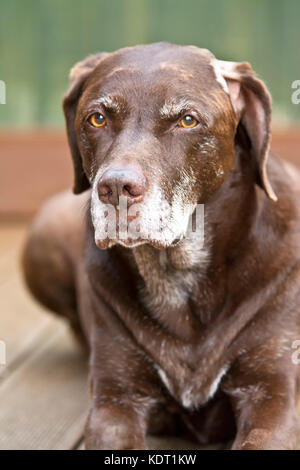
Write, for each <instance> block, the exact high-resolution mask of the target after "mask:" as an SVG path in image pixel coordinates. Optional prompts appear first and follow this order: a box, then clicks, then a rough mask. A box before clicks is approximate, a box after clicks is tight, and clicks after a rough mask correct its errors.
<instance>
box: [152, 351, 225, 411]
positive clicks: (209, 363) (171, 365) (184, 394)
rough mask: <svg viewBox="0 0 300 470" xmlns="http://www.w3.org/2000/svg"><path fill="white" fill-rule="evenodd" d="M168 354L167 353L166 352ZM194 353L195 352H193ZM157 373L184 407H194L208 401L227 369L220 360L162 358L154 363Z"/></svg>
mask: <svg viewBox="0 0 300 470" xmlns="http://www.w3.org/2000/svg"><path fill="white" fill-rule="evenodd" d="M166 354H168V353H166ZM195 355H196V354H195ZM156 370H157V372H158V375H159V377H160V379H161V381H162V382H163V384H164V386H165V387H166V388H167V390H168V391H169V393H170V394H171V395H172V396H173V397H174V398H175V399H176V400H177V401H178V402H180V403H181V404H182V406H184V407H185V408H195V407H197V406H200V405H203V404H205V403H206V402H207V401H209V400H210V399H211V398H212V397H213V396H214V395H215V393H216V391H217V390H218V388H219V386H220V384H221V381H222V379H223V377H224V376H225V374H226V373H227V370H228V365H227V364H226V363H225V362H223V361H222V360H221V361H220V360H218V359H217V358H216V360H215V361H214V360H209V359H208V360H207V358H203V357H202V358H201V359H200V360H195V362H194V363H193V364H192V367H191V363H190V362H189V363H187V362H186V363H185V362H184V360H183V361H182V362H181V363H180V362H179V361H172V360H170V359H166V360H162V361H161V363H160V365H156Z"/></svg>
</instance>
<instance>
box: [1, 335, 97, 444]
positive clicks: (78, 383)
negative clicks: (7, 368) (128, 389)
mask: <svg viewBox="0 0 300 470" xmlns="http://www.w3.org/2000/svg"><path fill="white" fill-rule="evenodd" d="M40 346H41V347H40V348H39V349H38V350H37V351H36V354H34V355H32V356H31V357H30V358H29V359H28V360H27V361H26V362H25V363H24V364H23V365H22V366H21V367H19V368H18V370H16V371H15V372H14V373H13V374H12V375H11V376H10V377H9V378H8V379H6V380H5V381H4V382H3V383H2V385H1V386H0V403H1V409H0V429H1V433H0V449H2V450H3V449H16V450H22V449H29V450H30V449H34V450H42V449H46V450H47V449H58V450H59V449H71V448H74V446H75V445H76V443H77V442H79V440H80V438H81V436H82V431H83V426H84V422H85V419H86V415H87V404H88V397H87V365H86V361H85V360H84V359H83V357H82V356H81V354H80V353H79V351H78V350H77V348H76V347H75V345H74V342H73V338H71V336H70V333H69V331H68V329H67V327H65V326H61V328H60V331H59V332H56V333H55V334H54V335H52V336H50V337H49V338H48V340H47V341H46V342H44V344H43V345H40Z"/></svg>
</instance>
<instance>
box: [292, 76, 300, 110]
mask: <svg viewBox="0 0 300 470" xmlns="http://www.w3.org/2000/svg"><path fill="white" fill-rule="evenodd" d="M292 89H295V91H294V92H293V93H292V96H291V100H292V103H293V104H300V80H295V81H294V82H293V83H292Z"/></svg>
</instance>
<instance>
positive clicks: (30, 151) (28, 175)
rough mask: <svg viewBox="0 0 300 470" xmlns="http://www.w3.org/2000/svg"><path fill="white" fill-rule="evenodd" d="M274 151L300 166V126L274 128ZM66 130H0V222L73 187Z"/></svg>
mask: <svg viewBox="0 0 300 470" xmlns="http://www.w3.org/2000/svg"><path fill="white" fill-rule="evenodd" d="M272 150H273V151H274V152H275V153H276V154H277V155H279V156H281V157H283V158H287V159H288V160H290V161H291V162H293V163H295V164H296V165H298V166H300V128H294V129H290V130H285V131H280V130H275V131H274V133H273V139H272ZM72 179H73V173H72V164H71V157H70V155H69V149H68V145H67V140H66V136H65V133H64V132H63V131H36V132H34V131H31V132H29V133H28V132H26V133H24V132H23V133H17V132H7V133H3V132H2V133H0V222H1V221H18V220H24V219H25V220H26V219H27V220H28V219H30V218H31V217H32V215H33V214H34V213H35V212H36V210H37V209H38V207H39V206H40V205H41V203H42V202H43V201H44V200H45V199H47V198H48V197H49V196H50V195H51V194H54V193H55V192H57V191H60V190H62V189H64V188H70V187H71V186H72Z"/></svg>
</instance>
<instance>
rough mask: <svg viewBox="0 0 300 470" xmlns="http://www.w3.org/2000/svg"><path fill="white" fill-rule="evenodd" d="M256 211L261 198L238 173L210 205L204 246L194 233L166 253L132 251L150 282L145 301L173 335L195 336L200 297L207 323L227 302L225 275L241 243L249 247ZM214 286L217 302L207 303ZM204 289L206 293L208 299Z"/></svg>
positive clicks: (146, 247)
mask: <svg viewBox="0 0 300 470" xmlns="http://www.w3.org/2000/svg"><path fill="white" fill-rule="evenodd" d="M256 211H257V196H256V190H255V188H254V186H253V184H252V185H250V184H247V182H245V181H241V179H240V176H239V175H237V174H233V175H232V177H231V178H229V179H228V180H227V181H226V182H225V183H224V185H223V186H222V187H221V188H220V190H219V191H218V194H215V195H214V196H213V197H212V198H211V199H210V200H209V201H208V202H207V204H205V209H204V212H205V224H204V244H202V240H199V238H198V236H197V232H195V233H192V236H191V237H189V238H188V239H184V240H182V241H181V242H180V243H179V244H178V245H177V246H174V247H170V248H167V249H164V250H157V249H155V248H153V247H152V246H150V245H142V246H139V247H137V248H135V249H134V250H133V253H134V258H135V262H136V265H137V268H138V270H139V273H140V275H141V276H142V278H143V280H144V284H145V285H144V289H143V298H144V300H145V303H146V304H147V306H148V308H149V309H150V310H151V312H152V313H154V314H155V315H156V317H158V319H159V320H160V321H161V322H162V323H163V324H165V326H167V327H168V328H170V326H171V325H170V321H171V322H172V328H171V329H173V331H175V332H181V333H183V334H184V336H186V335H188V334H192V333H193V331H194V330H195V324H194V321H193V319H192V316H193V312H191V305H192V304H193V302H194V303H196V304H198V305H199V304H200V303H201V302H199V296H198V295H200V297H201V299H203V300H204V302H203V308H200V309H199V310H201V312H200V313H202V315H203V322H204V323H207V321H209V319H211V318H212V315H213V312H212V310H214V311H217V310H218V309H219V305H218V302H216V299H219V304H222V302H224V296H225V295H226V287H224V277H225V278H226V273H227V269H228V260H234V258H235V257H236V256H237V254H238V252H239V251H240V250H241V249H242V244H243V243H247V239H248V237H249V234H250V233H251V226H252V224H253V223H254V220H255V214H256ZM229 264H230V263H229ZM212 280H213V281H212ZM212 288H213V290H214V292H213V294H214V295H212V296H211V297H212V298H213V299H214V303H213V304H212V305H208V301H207V299H206V297H207V298H209V297H210V295H209V294H210V293H209V292H207V291H208V290H209V289H212ZM201 289H202V290H205V291H206V293H207V295H206V297H205V296H204V295H203V294H202V293H201ZM218 290H219V291H220V295H219V296H218ZM204 304H205V305H204ZM205 315H206V318H207V319H208V320H205V318H204V317H205ZM174 317H175V318H176V322H175V321H173V319H174ZM179 317H180V318H179ZM180 319H181V320H180Z"/></svg>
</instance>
